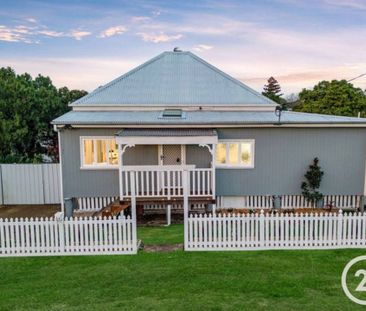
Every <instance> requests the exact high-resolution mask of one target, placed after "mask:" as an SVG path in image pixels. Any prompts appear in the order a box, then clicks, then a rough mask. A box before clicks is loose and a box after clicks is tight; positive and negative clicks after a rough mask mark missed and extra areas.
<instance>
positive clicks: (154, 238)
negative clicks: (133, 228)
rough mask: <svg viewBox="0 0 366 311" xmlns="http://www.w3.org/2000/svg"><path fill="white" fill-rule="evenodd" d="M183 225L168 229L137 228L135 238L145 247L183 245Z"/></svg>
mask: <svg viewBox="0 0 366 311" xmlns="http://www.w3.org/2000/svg"><path fill="white" fill-rule="evenodd" d="M183 230H184V227H183V225H171V226H169V227H163V226H162V227H138V229H137V236H138V238H139V239H140V240H142V241H143V242H144V244H146V245H159V244H160V245H163V244H178V243H183V240H184V239H183Z"/></svg>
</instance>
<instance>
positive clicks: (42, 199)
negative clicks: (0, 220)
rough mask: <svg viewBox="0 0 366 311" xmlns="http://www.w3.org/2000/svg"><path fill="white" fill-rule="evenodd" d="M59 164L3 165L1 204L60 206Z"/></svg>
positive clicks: (1, 171)
mask: <svg viewBox="0 0 366 311" xmlns="http://www.w3.org/2000/svg"><path fill="white" fill-rule="evenodd" d="M60 189H61V182H60V165H59V164H57V163H56V164H1V165H0V204H5V205H6V204H59V203H60V201H61V194H60Z"/></svg>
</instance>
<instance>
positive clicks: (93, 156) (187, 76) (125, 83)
mask: <svg viewBox="0 0 366 311" xmlns="http://www.w3.org/2000/svg"><path fill="white" fill-rule="evenodd" d="M70 106H71V107H72V111H70V112H68V113H66V114H64V115H62V116H60V117H59V118H57V119H55V120H54V121H53V124H54V126H55V128H56V129H57V131H58V132H59V138H60V147H61V157H60V158H61V167H62V187H63V189H62V191H63V197H64V198H66V197H68V198H78V199H79V200H82V199H100V200H102V201H103V199H104V198H117V197H119V199H120V200H121V201H128V200H132V198H137V200H138V201H139V200H140V201H141V202H142V203H144V202H145V203H156V202H162V203H166V204H173V203H174V202H177V203H179V202H180V200H181V199H182V196H183V192H184V189H183V188H184V187H185V186H187V187H188V190H187V191H188V196H189V200H190V202H193V203H214V204H215V203H217V204H220V206H223V207H243V204H244V203H243V202H245V198H247V197H256V196H257V197H261V196H262V197H263V196H264V197H269V196H272V195H282V196H295V195H300V194H301V189H300V185H301V182H302V180H303V175H304V173H305V171H306V170H307V167H308V165H309V164H310V163H311V162H312V160H313V158H314V157H318V158H319V159H320V165H321V167H322V169H323V170H324V172H325V175H324V179H323V182H322V185H321V191H322V192H323V193H324V194H326V195H337V196H341V195H342V196H345V195H358V196H361V195H363V194H364V184H365V155H366V119H361V118H351V117H340V116H329V115H319V114H308V113H297V112H291V111H284V112H282V116H281V123H280V124H279V123H278V117H277V116H276V115H275V107H276V103H274V102H272V101H271V100H269V99H268V98H266V97H264V96H262V95H261V94H259V93H257V92H256V91H254V90H252V89H251V88H249V87H247V86H246V85H244V84H243V83H241V82H239V81H238V80H236V79H234V78H232V77H230V76H229V75H227V74H226V73H224V72H222V71H220V70H218V69H217V68H215V67H214V66H212V65H210V64H208V63H207V62H205V61H204V60H202V59H201V58H199V57H197V56H196V55H194V54H192V53H190V52H181V51H177V52H164V53H162V54H160V55H158V56H156V57H154V58H152V59H151V60H149V61H147V62H146V63H144V64H142V65H140V66H138V67H137V68H135V69H133V70H131V71H130V72H128V73H126V74H124V75H122V76H121V77H119V78H117V79H115V80H113V81H111V82H110V83H108V84H106V85H104V86H102V87H99V88H97V89H96V90H94V91H93V92H91V93H90V94H88V95H86V96H84V97H82V98H81V99H79V100H77V101H75V102H73V103H72V104H71V105H70ZM184 172H186V173H184ZM185 174H186V175H185ZM184 176H186V177H185V178H186V179H184ZM187 180H188V181H187ZM80 202H81V201H80ZM103 202H104V201H103Z"/></svg>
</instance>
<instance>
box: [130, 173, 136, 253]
mask: <svg viewBox="0 0 366 311" xmlns="http://www.w3.org/2000/svg"><path fill="white" fill-rule="evenodd" d="M135 174H136V172H135V171H131V172H130V187H131V218H132V248H133V251H135V252H137V234H136V227H137V218H136V217H137V216H136V188H135V187H136V184H135Z"/></svg>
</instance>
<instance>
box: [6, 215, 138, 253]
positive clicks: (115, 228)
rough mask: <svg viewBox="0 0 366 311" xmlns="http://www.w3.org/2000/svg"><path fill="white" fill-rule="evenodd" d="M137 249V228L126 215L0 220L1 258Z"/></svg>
mask: <svg viewBox="0 0 366 311" xmlns="http://www.w3.org/2000/svg"><path fill="white" fill-rule="evenodd" d="M136 252H137V240H136V227H135V226H134V222H133V220H132V219H131V218H130V217H129V216H128V217H125V216H121V217H118V218H115V217H114V218H111V217H109V218H101V217H99V218H91V217H85V218H83V217H81V218H70V219H64V220H63V219H61V220H58V219H55V218H39V219H37V218H35V219H33V218H30V219H27V218H25V219H22V218H20V219H17V218H10V219H7V218H5V219H0V257H9V256H61V255H98V254H101V255H102V254H135V253H136Z"/></svg>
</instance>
